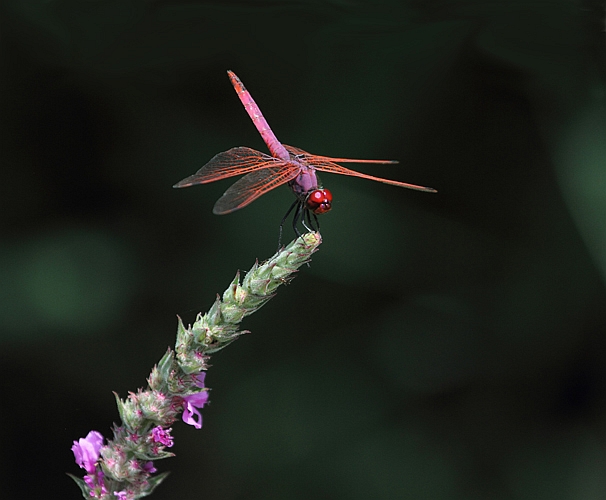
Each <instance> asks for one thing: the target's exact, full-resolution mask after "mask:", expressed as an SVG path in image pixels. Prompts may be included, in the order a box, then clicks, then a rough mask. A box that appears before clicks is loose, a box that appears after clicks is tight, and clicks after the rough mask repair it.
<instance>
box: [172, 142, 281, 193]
mask: <svg viewBox="0 0 606 500" xmlns="http://www.w3.org/2000/svg"><path fill="white" fill-rule="evenodd" d="M281 162H282V160H280V159H277V158H274V157H273V156H269V155H266V154H264V153H261V152H260V151H256V150H254V149H251V148H245V147H238V148H231V149H230V150H228V151H224V152H223V153H219V154H218V155H215V156H214V157H213V158H212V159H211V160H210V161H209V162H208V163H207V164H206V165H204V166H203V167H202V168H201V169H200V170H198V171H197V172H196V173H195V174H193V175H190V176H189V177H186V178H185V179H183V180H182V181H180V182H177V184H175V185H174V186H173V187H176V188H182V187H188V186H193V185H194V184H207V183H208V182H214V181H218V180H221V179H227V178H228V177H234V176H235V175H241V174H248V173H250V172H255V171H257V170H263V169H266V168H271V167H275V166H276V165H277V164H279V163H281Z"/></svg>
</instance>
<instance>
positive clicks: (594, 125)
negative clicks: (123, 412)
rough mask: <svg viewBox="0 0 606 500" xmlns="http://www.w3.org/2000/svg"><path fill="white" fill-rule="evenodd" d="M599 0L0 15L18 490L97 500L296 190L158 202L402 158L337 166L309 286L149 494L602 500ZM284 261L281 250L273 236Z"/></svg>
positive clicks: (68, 5) (257, 336)
mask: <svg viewBox="0 0 606 500" xmlns="http://www.w3.org/2000/svg"><path fill="white" fill-rule="evenodd" d="M604 17H605V13H604V6H603V2H597V1H585V2H582V1H579V2H574V1H569V0H552V1H541V2H538V1H536V2H533V1H528V2H515V1H507V0H501V1H479V0H478V1H475V2H472V1H463V0H443V1H436V2H421V1H415V0H411V1H408V2H407V1H395V0H391V1H390V0H380V1H376V0H373V1H370V0H351V1H348V0H325V1H324V0H315V1H313V0H310V1H306V2H302V1H281V0H273V1H272V0H270V1H225V0H221V1H219V0H217V1H215V2H205V1H176V0H158V1H151V0H147V1H144V0H114V1H109V0H98V1H95V0H4V1H3V2H2V4H1V7H0V26H1V28H0V30H1V37H2V38H1V45H0V54H1V55H0V61H1V67H0V102H1V103H2V104H1V127H2V129H1V134H0V136H1V140H2V143H1V151H0V153H1V157H0V159H1V164H2V182H1V188H0V189H1V194H0V214H1V215H0V225H1V226H0V231H1V233H0V297H1V299H0V330H1V346H0V369H1V370H2V377H1V380H2V394H3V402H2V410H1V414H2V419H1V424H2V426H1V431H0V436H1V441H0V442H1V444H2V446H1V447H0V450H1V451H0V456H1V460H2V466H1V467H0V471H1V472H0V481H1V486H0V491H2V497H3V498H79V497H80V492H79V490H78V489H77V487H76V485H75V484H74V483H73V482H72V481H71V479H69V478H68V477H67V476H66V475H65V473H66V472H70V473H73V474H76V475H82V471H81V470H80V469H79V468H78V467H77V466H76V464H75V463H74V458H73V455H72V452H71V451H70V447H71V445H72V441H73V440H76V439H78V438H80V437H84V436H85V435H86V434H87V433H88V431H89V430H90V429H96V430H98V431H100V432H102V433H103V434H104V435H105V436H106V437H111V433H110V427H111V425H112V422H114V421H117V420H118V414H117V410H116V407H115V402H114V397H113V394H112V391H116V392H117V393H118V394H119V395H120V396H122V397H124V396H126V395H127V394H128V391H135V390H136V389H137V388H138V387H141V386H144V385H145V384H146V380H145V379H146V377H147V375H148V373H149V370H150V369H151V367H152V366H153V365H154V364H155V363H156V362H157V361H158V360H159V359H160V357H161V356H162V355H163V353H164V352H165V350H166V348H167V347H168V346H171V345H173V343H174V337H175V332H176V315H177V314H179V315H180V316H181V317H183V319H184V321H185V322H186V323H191V322H193V321H194V319H195V315H196V313H197V312H199V311H205V310H207V309H208V308H209V307H210V305H211V304H212V302H213V300H214V298H215V294H216V293H222V292H223V290H224V289H225V288H226V287H227V286H228V285H229V283H230V281H231V280H232V278H233V276H234V274H235V273H236V271H237V270H238V269H241V270H247V269H249V268H250V266H251V265H252V264H253V263H254V261H255V259H256V258H259V259H261V260H263V259H266V258H268V257H270V256H271V255H272V254H273V252H274V251H275V248H276V245H277V237H278V225H279V222H280V219H281V218H282V216H283V214H284V213H285V211H286V209H287V208H288V206H289V205H290V203H291V201H292V194H291V193H290V191H289V190H288V189H287V188H286V187H282V188H280V189H277V190H275V191H272V192H271V193H269V194H267V195H265V196H264V197H263V198H261V199H259V200H258V201H256V202H255V203H253V204H252V205H250V206H249V207H247V208H245V209H243V210H241V211H239V212H236V213H233V214H230V215H227V216H221V217H219V216H215V215H213V214H212V212H211V210H212V206H213V204H214V202H215V201H216V199H217V198H218V197H219V196H220V195H221V194H222V193H223V192H224V191H225V189H226V188H227V187H228V186H229V185H230V184H231V181H223V182H219V183H216V184H210V185H206V186H197V187H193V188H189V189H185V190H175V189H172V188H171V186H172V185H173V184H174V183H175V182H177V181H179V180H180V179H182V178H184V177H186V176H188V175H190V174H192V173H194V172H195V171H196V170H198V168H200V167H201V166H202V165H203V164H204V163H206V162H207V161H208V160H209V159H210V158H212V156H214V155H215V154H217V153H219V152H221V151H225V150H227V149H229V148H231V147H234V146H249V147H252V148H255V149H259V150H262V151H266V148H265V145H264V144H263V142H262V140H261V138H260V137H259V135H258V133H257V132H256V130H255V128H254V127H253V125H252V123H251V121H250V119H249V118H248V116H247V114H246V113H245V111H244V109H243V108H242V106H241V104H240V102H239V100H238V98H237V96H236V94H235V92H234V90H233V88H232V87H231V85H230V83H229V80H228V78H227V75H226V70H227V69H232V70H233V71H235V72H236V73H237V74H238V76H239V77H240V78H241V79H242V81H243V82H244V83H245V85H246V86H247V88H248V90H250V91H251V93H252V95H253V96H254V98H255V100H256V101H257V103H258V104H259V105H260V107H261V109H262V110H263V112H264V114H265V117H266V118H267V120H268V122H269V123H270V125H271V126H272V128H273V130H274V132H275V133H276V135H277V136H278V138H279V139H280V140H282V141H283V142H285V143H287V144H291V145H294V146H297V147H299V148H302V149H305V150H307V151H310V152H313V153H316V154H322V155H329V156H345V157H353V158H383V159H398V160H400V165H397V166H385V165H384V166H380V165H377V166H371V165H366V166H365V165H362V166H361V167H362V168H361V170H363V171H365V172H367V173H371V174H374V175H379V176H383V177H390V178H393V179H397V180H401V181H404V182H410V183H416V184H422V185H426V186H432V187H434V188H436V189H437V190H438V191H439V192H438V194H427V193H419V192H413V191H408V190H404V189H399V188H396V187H393V186H387V185H383V184H378V183H373V182H369V181H365V180H361V179H354V178H345V177H342V176H334V175H329V174H325V175H324V176H323V181H324V184H325V186H326V187H329V188H330V189H331V190H332V192H333V195H334V197H335V203H334V208H333V211H332V212H331V213H330V214H327V215H325V216H322V218H321V224H322V235H323V238H324V243H323V244H322V246H321V248H320V251H319V252H318V253H317V254H315V256H314V259H313V262H312V264H311V267H309V268H307V267H304V268H302V269H301V271H300V272H299V273H298V277H297V279H296V280H295V281H294V282H293V283H292V284H291V285H290V286H288V287H283V288H281V289H280V290H279V292H278V295H277V297H275V298H274V299H273V300H272V301H271V302H270V303H269V304H268V305H267V306H265V307H264V308H263V309H262V310H261V311H259V312H258V313H257V314H255V315H254V316H251V317H249V318H247V319H246V320H245V321H244V323H243V328H246V329H249V330H251V331H252V334H251V335H248V336H245V337H243V338H241V339H240V340H238V342H236V343H234V344H232V345H231V346H229V348H227V349H225V350H224V351H221V352H220V353H217V354H216V355H214V356H213V358H212V368H211V369H210V370H209V372H208V376H207V378H206V382H207V385H208V386H209V387H211V388H212V393H211V404H210V405H209V406H208V407H207V408H205V409H204V411H203V413H204V427H203V428H202V430H200V431H197V430H195V429H194V428H192V427H190V426H186V425H184V424H183V423H182V422H180V421H179V422H176V423H175V425H174V430H173V433H174V435H175V446H174V447H173V448H172V451H173V452H175V453H176V455H177V456H176V457H175V458H172V459H170V460H164V461H161V462H157V463H156V466H157V467H158V468H159V469H160V470H163V471H164V470H170V471H172V473H171V475H170V476H169V478H168V480H167V481H166V482H165V483H164V484H163V485H161V486H160V487H159V488H158V490H157V492H156V493H155V494H154V496H153V497H154V498H156V499H158V500H161V499H169V498H171V499H173V498H179V499H180V500H190V499H198V498H205V499H274V498H275V499H304V498H305V499H308V498H322V499H353V500H355V499H368V498H379V499H392V498H414V499H542V498H548V499H587V500H593V499H603V498H606V475H605V474H604V471H605V470H606V419H605V415H606V398H605V392H606V373H605V372H606V368H605V363H604V361H605V359H606V341H605V335H604V334H605V330H606V290H605V287H604V280H605V278H606V230H605V228H606V194H605V193H606V169H605V168H604V167H605V158H606V142H605V138H606V112H605V89H606V87H605V77H606V70H605V68H606V66H605V62H606V58H605V50H604V49H605V48H606V41H605V33H604ZM285 234H286V240H287V241H288V240H289V239H290V238H291V236H292V234H291V232H290V228H288V227H287V230H286V233H285Z"/></svg>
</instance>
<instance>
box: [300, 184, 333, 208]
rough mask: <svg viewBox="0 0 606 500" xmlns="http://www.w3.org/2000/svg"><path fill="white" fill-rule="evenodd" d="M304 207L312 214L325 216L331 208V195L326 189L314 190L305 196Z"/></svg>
mask: <svg viewBox="0 0 606 500" xmlns="http://www.w3.org/2000/svg"><path fill="white" fill-rule="evenodd" d="M305 206H306V207H307V208H308V209H309V210H311V211H312V212H313V213H314V214H325V213H326V212H328V211H329V210H330V209H331V208H332V193H331V192H330V191H329V190H328V189H315V190H313V191H311V192H310V193H309V194H308V195H307V198H306V199H305Z"/></svg>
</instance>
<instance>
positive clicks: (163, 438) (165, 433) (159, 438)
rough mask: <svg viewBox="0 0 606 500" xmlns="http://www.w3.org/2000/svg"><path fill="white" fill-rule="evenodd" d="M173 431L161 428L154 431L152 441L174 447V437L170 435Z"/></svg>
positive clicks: (155, 428)
mask: <svg viewBox="0 0 606 500" xmlns="http://www.w3.org/2000/svg"><path fill="white" fill-rule="evenodd" d="M171 430H172V429H163V428H162V427H161V426H159V425H158V426H157V427H154V428H153V429H152V440H153V441H154V443H161V444H163V445H164V446H167V447H169V448H170V447H171V446H172V445H173V437H172V436H171V435H170V431H171Z"/></svg>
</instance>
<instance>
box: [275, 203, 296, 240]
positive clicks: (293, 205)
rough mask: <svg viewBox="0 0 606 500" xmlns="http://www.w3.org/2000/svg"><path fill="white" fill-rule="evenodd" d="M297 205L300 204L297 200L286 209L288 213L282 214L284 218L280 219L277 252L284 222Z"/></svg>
mask: <svg viewBox="0 0 606 500" xmlns="http://www.w3.org/2000/svg"><path fill="white" fill-rule="evenodd" d="M297 203H300V202H299V200H295V201H294V203H293V204H292V205H291V206H290V208H289V209H288V212H286V213H285V214H284V217H282V220H281V221H280V234H279V236H278V250H280V247H281V246H282V229H283V227H284V222H285V221H286V219H287V218H288V216H289V215H290V213H291V212H292V211H293V208H295V206H297ZM295 232H296V229H295ZM299 236H300V235H299Z"/></svg>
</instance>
